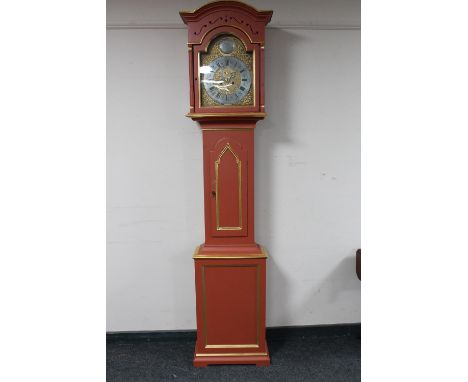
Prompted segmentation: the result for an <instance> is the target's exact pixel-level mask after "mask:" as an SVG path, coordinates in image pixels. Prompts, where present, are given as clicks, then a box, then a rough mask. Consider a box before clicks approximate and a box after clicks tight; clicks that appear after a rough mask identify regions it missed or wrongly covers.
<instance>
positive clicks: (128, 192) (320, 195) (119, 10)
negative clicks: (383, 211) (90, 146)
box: [107, 0, 360, 331]
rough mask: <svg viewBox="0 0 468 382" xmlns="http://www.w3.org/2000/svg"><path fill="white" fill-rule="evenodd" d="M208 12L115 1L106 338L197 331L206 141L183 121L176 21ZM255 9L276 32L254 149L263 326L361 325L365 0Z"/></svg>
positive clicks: (183, 56) (110, 52)
mask: <svg viewBox="0 0 468 382" xmlns="http://www.w3.org/2000/svg"><path fill="white" fill-rule="evenodd" d="M202 4H203V2H199V1H171V2H167V1H164V2H163V1H160V2H158V1H155V0H152V1H149V0H148V1H144V0H138V1H135V0H133V1H132V0H126V1H124V0H108V24H109V25H111V26H113V27H111V28H109V30H108V34H107V37H108V40H107V67H108V70H107V73H108V74H107V76H108V80H107V86H108V91H107V99H108V110H107V123H108V130H107V140H108V144H107V177H108V179H107V203H108V220H107V230H108V238H107V239H108V252H107V330H108V331H120V330H163V329H194V328H195V327H196V323H195V292H194V270H193V260H192V258H191V256H192V252H193V250H194V248H195V246H196V245H198V244H200V243H201V242H202V241H203V237H204V236H203V195H202V192H203V184H202V179H203V174H202V141H201V133H200V131H199V129H198V127H197V124H196V123H195V122H193V121H192V120H190V119H188V118H186V117H185V116H184V114H185V113H186V112H188V104H189V103H188V66H187V51H186V49H187V47H186V39H187V35H186V30H185V29H183V26H182V25H179V26H178V25H174V24H176V23H178V24H180V22H179V19H178V18H179V16H178V11H179V10H181V9H191V8H195V7H197V6H199V5H202ZM251 4H252V5H254V6H256V7H258V8H261V9H263V8H266V9H273V10H274V11H275V16H274V19H273V24H275V25H276V27H275V28H270V29H268V31H267V42H266V48H265V51H266V84H267V88H266V90H267V99H266V109H267V113H268V117H267V119H266V120H265V121H263V122H259V123H258V125H257V129H256V153H255V155H256V168H255V171H256V179H255V180H256V206H255V213H256V239H257V242H259V243H260V244H262V245H264V246H265V247H266V248H267V249H268V251H269V254H270V259H269V260H268V287H267V325H268V326H282V325H315V324H331V323H345V322H359V321H360V282H359V281H358V280H357V278H356V276H355V271H354V267H355V263H354V253H355V250H356V249H357V248H359V247H360V32H359V12H360V9H359V2H357V1H345V0H341V1H327V2H324V1H318V0H317V1H296V2H280V1H278V0H275V1H252V2H251ZM292 4H295V6H294V7H293V6H292ZM280 24H282V25H286V24H287V25H288V28H283V27H281V28H279V27H278V25H280ZM129 25H134V26H138V25H140V26H145V28H140V29H139V28H128V26H129ZM320 26H321V27H320ZM323 26H325V27H323ZM122 28H123V29H122Z"/></svg>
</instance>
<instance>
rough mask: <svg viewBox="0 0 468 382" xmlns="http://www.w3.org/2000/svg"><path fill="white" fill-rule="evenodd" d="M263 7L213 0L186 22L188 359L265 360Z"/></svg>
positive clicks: (203, 362)
mask: <svg viewBox="0 0 468 382" xmlns="http://www.w3.org/2000/svg"><path fill="white" fill-rule="evenodd" d="M272 13H273V12H272V11H259V10H256V9H255V8H253V7H251V6H249V5H247V4H244V3H241V2H238V1H216V2H211V3H208V4H206V5H204V6H202V7H201V8H198V9H197V10H195V11H192V12H187V11H182V12H180V15H181V17H182V19H183V20H184V23H185V24H187V26H188V59H189V73H190V112H189V113H188V114H187V117H190V118H192V119H193V120H194V121H197V122H198V123H199V125H200V128H201V130H202V135H203V161H204V168H203V169H204V199H205V242H204V243H203V244H201V245H200V246H199V247H197V248H196V250H195V253H194V255H193V258H194V261H195V286H196V300H197V342H196V347H195V358H194V361H193V364H194V366H207V365H208V364H256V365H257V366H260V365H261V366H267V365H269V364H270V357H269V354H268V348H267V344H266V341H265V295H266V291H265V289H266V259H267V254H266V251H265V250H264V249H263V248H262V247H261V246H260V245H258V244H257V243H256V242H255V238H254V129H255V126H256V123H257V122H258V121H259V120H261V119H263V118H264V117H265V105H264V98H265V95H264V80H263V78H264V69H263V68H264V41H265V26H266V24H268V22H269V21H270V20H271V16H272Z"/></svg>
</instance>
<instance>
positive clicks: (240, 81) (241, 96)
mask: <svg viewBox="0 0 468 382" xmlns="http://www.w3.org/2000/svg"><path fill="white" fill-rule="evenodd" d="M252 69H253V56H252V53H251V52H247V51H246V50H245V46H244V44H243V43H242V42H241V41H240V40H239V39H238V38H237V37H235V36H232V35H221V36H218V37H217V38H215V39H214V40H213V41H212V42H211V44H210V46H209V47H208V51H207V52H206V53H201V54H200V68H199V75H200V104H201V106H231V105H232V106H249V105H253V104H254V89H253V87H254V85H253V75H252Z"/></svg>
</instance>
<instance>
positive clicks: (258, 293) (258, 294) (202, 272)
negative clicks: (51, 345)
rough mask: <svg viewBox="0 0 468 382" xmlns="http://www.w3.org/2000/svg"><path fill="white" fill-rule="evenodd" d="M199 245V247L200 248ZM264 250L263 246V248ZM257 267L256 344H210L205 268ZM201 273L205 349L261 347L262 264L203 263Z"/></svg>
mask: <svg viewBox="0 0 468 382" xmlns="http://www.w3.org/2000/svg"><path fill="white" fill-rule="evenodd" d="M198 248H199V247H197V249H198ZM262 251H263V248H262ZM206 267H210V268H228V267H232V268H256V270H257V273H256V282H257V290H256V300H257V301H256V309H255V314H256V316H257V320H256V324H257V331H256V340H257V343H256V344H250V345H245V344H239V345H237V344H232V345H222V344H208V332H207V322H206V284H205V268H206ZM201 274H202V307H203V331H204V334H205V349H209V348H216V349H219V348H251V347H260V341H259V339H260V264H253V265H252V264H239V265H238V264H233V265H226V264H223V265H202V267H201Z"/></svg>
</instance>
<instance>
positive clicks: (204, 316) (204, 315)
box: [201, 266, 208, 347]
mask: <svg viewBox="0 0 468 382" xmlns="http://www.w3.org/2000/svg"><path fill="white" fill-rule="evenodd" d="M201 273H202V296H203V302H202V303H203V331H204V333H205V347H206V345H207V344H208V332H207V327H206V284H205V266H202V267H201Z"/></svg>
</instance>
